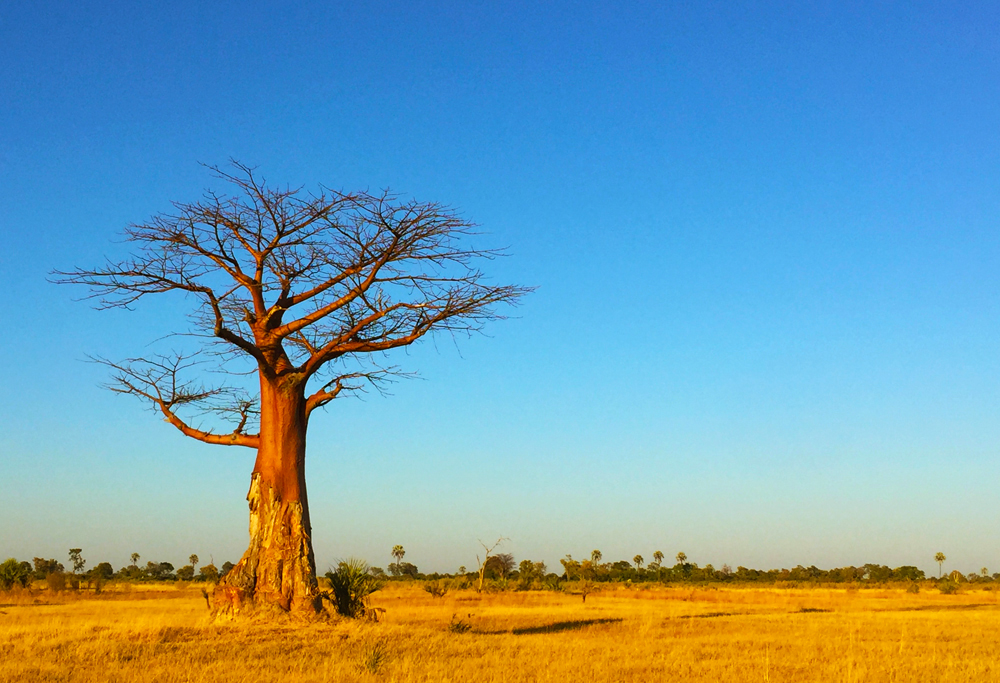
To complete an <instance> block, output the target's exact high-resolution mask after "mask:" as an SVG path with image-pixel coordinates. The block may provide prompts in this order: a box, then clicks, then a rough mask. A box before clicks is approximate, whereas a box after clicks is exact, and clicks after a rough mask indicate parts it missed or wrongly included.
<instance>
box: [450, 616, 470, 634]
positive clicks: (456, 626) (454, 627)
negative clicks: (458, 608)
mask: <svg viewBox="0 0 1000 683" xmlns="http://www.w3.org/2000/svg"><path fill="white" fill-rule="evenodd" d="M469 616H470V617H471V616H472V615H471V614H470V615H469ZM471 629H472V625H471V624H469V623H467V622H465V621H462V620H461V619H459V618H458V615H457V614H452V615H451V623H450V624H448V631H450V632H451V633H467V632H468V631H469V630H471Z"/></svg>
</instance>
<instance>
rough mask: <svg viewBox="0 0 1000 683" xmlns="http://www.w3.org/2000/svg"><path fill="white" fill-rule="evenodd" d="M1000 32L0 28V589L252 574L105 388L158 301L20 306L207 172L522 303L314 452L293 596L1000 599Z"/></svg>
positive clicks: (62, 9) (62, 8)
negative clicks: (465, 267)
mask: <svg viewBox="0 0 1000 683" xmlns="http://www.w3.org/2000/svg"><path fill="white" fill-rule="evenodd" d="M998 19H1000V12H998V10H997V6H996V4H995V3H979V4H976V3H914V2H906V3H902V2H900V3H878V4H877V6H875V5H874V4H873V3H845V2H830V3H781V4H777V3H772V4H768V3H733V2H719V3H676V4H675V3H649V4H641V3H630V4H629V5H628V7H626V8H622V7H617V6H614V5H612V4H611V3H608V4H603V5H602V4H592V3H582V2H574V3H562V4H556V3H545V4H543V5H541V6H540V5H539V4H537V3H523V4H519V3H514V2H507V3H438V4H433V3H424V2H405V3H402V2H401V3H395V4H393V3H331V2H315V3H309V2H301V3H293V4H292V5H289V4H287V3H246V2H241V3H225V2H216V3H195V2H185V1H178V2H173V3H166V4H164V3H136V2H118V3H115V2H101V3H88V2H65V3H56V2H33V3H3V4H2V6H0V102H2V103H3V104H2V106H0V202H2V206H3V210H2V211H0V231H2V235H3V249H2V250H0V292H3V296H0V320H2V321H3V326H4V332H3V334H2V335H0V353H2V358H3V361H2V366H0V367H2V370H0V373H2V374H0V424H2V427H0V468H2V469H0V474H2V476H0V509H2V514H0V556H3V557H6V556H10V555H14V556H17V557H18V558H22V559H30V557H32V556H34V555H44V556H46V557H49V556H54V557H56V558H59V559H62V560H65V557H66V549H67V548H69V547H82V548H84V556H85V557H86V558H87V559H88V560H89V561H90V563H91V566H92V565H93V564H95V563H96V562H99V561H103V560H108V561H111V562H112V563H113V564H115V565H116V566H120V565H123V564H126V563H127V561H128V559H127V558H128V554H129V553H131V552H132V551H137V552H139V553H140V554H141V555H142V556H143V558H144V559H158V560H166V561H170V562H173V563H174V564H176V565H179V564H181V563H183V562H184V561H185V558H186V557H187V556H188V555H189V554H190V553H192V552H194V553H197V554H198V555H200V556H201V557H202V558H205V559H207V558H209V557H210V556H211V557H214V559H215V560H216V561H217V562H222V561H223V560H227V559H228V560H232V561H236V560H237V559H238V557H239V556H240V554H241V552H242V550H243V549H244V548H245V546H246V534H247V531H246V526H247V512H246V503H245V501H244V496H245V494H246V489H247V485H248V482H249V475H250V470H251V467H252V460H253V455H252V452H250V451H248V450H246V449H238V450H233V449H225V448H220V447H213V446H207V445H203V444H200V443H196V442H193V441H190V440H187V439H185V438H184V437H183V436H182V435H180V434H179V433H178V432H176V431H175V430H174V429H173V428H172V427H170V426H168V425H166V424H164V423H163V422H162V421H161V420H159V419H157V417H156V416H155V415H153V414H152V413H150V412H148V411H146V410H144V408H143V407H142V406H141V405H140V404H139V403H138V402H135V401H133V400H130V399H128V398H120V397H115V396H114V395H112V394H111V393H110V392H108V391H106V390H104V389H102V388H101V387H100V383H101V382H102V381H103V379H104V371H103V370H102V368H100V367H97V366H94V365H91V364H87V363H86V362H84V358H85V355H86V354H97V355H104V356H109V357H112V358H116V357H126V356H130V355H137V354H140V353H142V352H143V350H144V349H145V348H147V347H146V346H145V345H146V344H147V343H148V342H150V341H153V340H154V339H156V338H157V337H159V336H161V335H162V334H164V333H166V332H169V331H171V330H174V329H178V328H179V327H180V328H183V325H184V321H183V318H182V315H183V311H184V310H185V309H184V302H183V301H182V300H179V299H178V300H171V301H165V302H162V303H160V304H151V305H149V306H143V307H141V308H140V310H138V311H137V312H135V313H123V312H110V313H108V312H103V313H102V312H96V311H93V310H92V309H90V308H89V307H88V306H87V304H85V303H81V302H76V301H73V300H72V299H73V297H74V296H77V295H79V294H80V293H81V292H79V291H74V290H71V289H68V288H64V287H58V286H55V285H52V284H49V283H47V282H46V280H45V278H46V275H47V273H48V272H49V271H50V270H52V269H54V268H68V267H72V266H74V265H80V266H87V265H95V264H97V263H99V261H100V259H101V258H102V257H103V256H104V255H105V254H107V255H120V254H121V253H122V250H123V248H124V247H123V245H121V244H120V243H118V244H116V243H115V242H114V240H115V239H116V237H117V235H118V234H119V232H120V231H121V229H122V228H123V227H124V226H125V225H126V224H128V223H129V222H132V221H143V220H145V219H147V218H149V217H150V216H152V215H154V214H156V213H157V212H160V211H164V210H166V209H168V208H169V206H170V205H169V202H170V201H171V200H180V201H190V200H194V199H196V198H197V197H198V196H199V195H200V193H201V191H202V190H203V189H204V188H206V187H208V186H210V185H212V183H213V181H212V179H211V177H210V176H209V175H208V174H207V173H206V172H205V171H204V169H202V168H201V167H200V166H199V165H198V163H199V162H204V163H224V162H225V161H226V159H228V158H229V157H235V158H237V159H240V160H242V161H244V162H247V163H251V164H256V165H258V166H259V167H260V169H261V171H262V172H263V173H264V174H265V175H266V176H267V177H268V178H269V179H270V180H274V181H276V182H280V183H290V184H293V185H299V184H303V185H307V186H314V185H315V184H317V183H320V182H323V183H325V184H327V185H330V186H333V187H340V188H343V189H356V188H370V189H377V188H384V187H389V188H392V189H394V190H396V191H399V192H403V193H405V194H407V195H409V196H413V197H415V198H418V199H423V200H434V201H440V202H444V203H447V204H450V205H453V206H455V207H458V208H460V209H461V211H462V212H463V213H464V215H466V216H467V217H469V218H470V219H472V220H475V221H476V222H478V223H479V224H481V225H482V226H483V227H484V229H486V230H488V231H489V232H490V235H491V236H490V239H491V240H492V241H493V243H494V244H496V245H508V246H509V247H510V252H511V256H510V258H508V259H506V260H504V261H502V262H500V263H496V264H494V266H492V273H493V274H494V275H495V276H496V278H497V279H498V280H501V281H509V282H517V283H520V284H527V285H535V286H537V287H538V290H537V292H536V293H535V294H533V295H532V296H531V297H530V298H529V299H528V300H527V301H526V302H525V304H524V306H523V307H522V308H520V309H519V311H518V316H519V317H518V318H516V319H513V320H509V321H506V322H503V323H499V324H496V325H494V326H492V327H491V328H490V336H488V337H481V338H475V339H472V340H469V341H462V342H460V343H459V344H458V345H457V347H456V345H455V344H453V343H452V341H451V340H450V339H445V338H442V339H439V340H437V342H431V343H425V344H423V345H421V346H420V347H418V348H413V349H412V350H411V351H410V352H409V353H408V354H402V356H401V358H400V360H401V362H402V363H403V364H404V365H405V366H406V367H408V368H410V369H414V370H419V371H420V373H421V375H422V379H420V380H416V381H410V382H407V383H403V384H399V385H397V386H396V388H395V390H394V395H393V396H391V397H388V398H380V397H370V398H368V399H367V400H365V401H340V402H337V403H335V404H334V405H332V406H331V408H330V410H329V411H328V413H327V415H325V416H323V419H320V420H314V424H313V425H312V429H311V433H310V443H309V460H308V478H309V487H310V489H309V492H310V501H311V506H312V518H313V525H314V532H315V534H314V536H315V545H316V552H317V559H318V562H319V564H320V569H321V571H322V570H324V569H325V566H326V565H328V564H329V563H331V562H333V561H334V560H335V559H337V558H341V557H346V556H351V555H353V556H360V557H364V558H366V559H368V560H369V561H370V562H372V563H374V564H379V565H382V566H384V565H385V564H386V563H387V562H388V561H389V560H390V558H389V549H390V548H391V546H392V545H393V544H396V543H401V544H403V545H404V546H405V547H406V549H407V556H406V559H407V560H411V561H413V562H414V563H415V564H417V565H418V566H419V567H420V568H421V569H423V570H428V571H429V570H442V571H453V570H455V569H456V568H457V567H458V565H460V564H465V565H467V566H471V565H473V564H474V563H475V554H476V550H477V549H478V544H477V538H482V539H483V540H489V539H493V538H496V537H497V536H498V535H504V536H509V537H510V538H511V539H512V540H511V542H510V544H509V545H508V546H507V549H508V550H509V551H511V552H513V553H514V554H515V555H516V556H517V558H518V559H522V558H530V559H544V560H546V561H547V562H548V563H549V564H550V566H557V560H558V558H559V557H561V556H563V555H564V554H566V553H573V554H574V555H576V556H578V557H579V556H581V555H586V554H589V552H590V550H592V549H594V548H599V549H601V550H602V551H603V553H604V557H605V558H607V559H618V558H631V557H632V556H633V555H634V554H636V553H641V554H643V555H645V556H646V557H647V558H649V557H650V556H651V555H652V552H653V551H654V550H657V549H660V550H662V551H663V552H664V553H666V554H667V555H668V557H672V556H673V555H674V554H675V553H676V552H677V551H680V550H683V551H684V552H686V553H687V555H688V557H689V558H691V560H693V561H696V562H699V563H701V564H705V563H713V564H715V565H716V566H719V565H721V564H723V563H725V562H728V563H729V564H731V565H733V566H734V567H735V566H736V565H739V564H742V565H746V566H753V567H760V568H768V567H776V566H794V565H796V564H799V563H801V564H805V565H809V564H816V565H819V566H823V567H829V566H842V565H847V564H855V565H857V564H863V563H865V562H879V563H885V564H889V565H892V566H898V565H903V564H916V565H918V566H920V567H922V568H924V569H926V570H928V571H933V570H936V565H935V564H934V563H933V560H932V557H933V554H934V553H935V552H936V551H944V552H945V553H946V554H947V555H948V557H949V562H948V564H947V566H946V569H948V568H957V569H961V570H962V571H972V570H978V569H979V568H980V567H982V566H987V567H989V568H990V570H991V571H997V570H1000V547H998V544H997V533H998V530H1000V498H998V495H997V481H998V480H1000V458H998V449H1000V419H998V418H1000V233H998V231H997V223H998V217H1000V191H998V188H1000V182H998V181H1000V126H998V125H997V123H998V121H1000V61H998V58H1000V40H998V36H1000V30H998V28H1000V27H998Z"/></svg>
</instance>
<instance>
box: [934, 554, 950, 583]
mask: <svg viewBox="0 0 1000 683" xmlns="http://www.w3.org/2000/svg"><path fill="white" fill-rule="evenodd" d="M947 559H948V558H947V557H945V556H944V553H937V554H936V555H934V561H935V562H937V563H938V578H939V579H940V578H941V568H942V567H943V566H944V561H945V560H947Z"/></svg>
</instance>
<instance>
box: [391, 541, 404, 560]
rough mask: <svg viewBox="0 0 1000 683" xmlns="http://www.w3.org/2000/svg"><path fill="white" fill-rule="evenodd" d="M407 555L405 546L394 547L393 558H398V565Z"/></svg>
mask: <svg viewBox="0 0 1000 683" xmlns="http://www.w3.org/2000/svg"><path fill="white" fill-rule="evenodd" d="M405 554H406V551H405V550H403V546H401V545H394V546H392V556H393V557H395V558H396V564H399V563H400V562H402V561H403V555H405Z"/></svg>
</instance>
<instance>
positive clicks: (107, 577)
mask: <svg viewBox="0 0 1000 683" xmlns="http://www.w3.org/2000/svg"><path fill="white" fill-rule="evenodd" d="M81 553H82V551H81V549H79V548H73V549H71V550H70V552H69V563H70V565H71V570H70V571H67V570H66V567H65V566H64V565H63V564H62V563H61V562H59V561H57V560H55V559H45V558H41V557H35V558H33V561H32V562H30V563H29V562H26V561H18V560H17V559H15V558H10V559H8V560H6V561H5V562H3V563H0V589H7V590H9V589H10V588H12V587H14V586H17V585H21V586H28V585H30V584H31V582H33V581H46V582H47V583H48V586H49V588H51V589H53V590H57V591H58V590H65V589H67V588H69V589H79V588H80V587H81V584H86V586H87V587H88V588H93V589H96V590H98V591H99V590H100V589H101V586H102V585H103V584H105V583H107V582H111V581H124V582H143V581H182V582H183V581H192V582H206V583H215V582H218V581H219V579H221V578H222V577H223V576H225V575H226V574H227V573H228V572H229V571H230V570H231V569H232V568H233V566H234V565H233V563H232V562H225V563H223V564H222V566H221V567H216V566H215V564H214V563H209V564H206V565H202V566H198V556H197V555H191V556H190V557H189V558H188V561H189V564H187V565H184V566H182V567H180V568H178V569H175V568H174V566H173V564H171V563H169V562H157V561H148V562H146V564H145V565H140V564H139V559H140V555H139V554H138V553H133V554H132V557H131V559H132V563H131V564H129V565H126V566H124V567H121V568H120V569H118V570H117V571H116V570H115V569H114V567H113V566H112V565H111V563H109V562H100V563H98V564H97V565H96V566H94V567H93V568H91V569H89V570H86V569H85V567H86V560H84V559H83V557H82V555H81ZM404 554H405V551H403V550H402V546H396V547H395V548H394V549H393V556H394V557H395V559H396V561H395V562H391V563H389V565H388V567H387V569H388V572H386V570H383V569H382V568H381V567H368V572H369V573H370V574H372V575H373V576H374V577H377V578H379V579H382V580H391V581H410V580H417V581H421V580H423V581H441V580H444V579H450V580H453V581H456V582H457V584H456V586H455V587H470V586H471V587H476V586H478V587H479V588H482V589H488V590H562V588H563V584H566V583H568V582H581V581H583V582H594V583H626V584H627V583H632V584H638V583H648V584H656V583H659V584H672V583H696V584H697V583H705V584H707V583H723V584H724V583H758V584H778V583H796V584H799V583H815V584H846V583H850V584H885V583H894V582H895V583H898V582H906V583H915V582H920V581H933V582H937V583H941V582H945V583H951V584H958V583H993V582H997V581H1000V573H994V574H992V575H991V574H989V572H988V571H987V569H986V568H985V567H984V568H983V569H982V570H980V572H979V573H969V574H962V573H961V572H959V571H957V570H956V571H952V572H949V573H947V574H945V573H943V572H939V576H938V577H934V576H930V577H928V576H926V575H925V573H924V571H923V570H921V569H918V568H917V567H914V566H908V565H907V566H901V567H895V568H891V567H888V566H886V565H882V564H865V565H862V566H860V567H854V566H847V567H836V568H833V569H819V568H818V567H815V566H809V567H803V566H802V565H799V566H796V567H794V568H792V569H767V570H761V569H749V568H747V567H742V566H739V567H736V569H732V568H731V567H730V566H729V565H725V564H724V565H722V567H721V568H716V567H714V566H712V565H711V564H706V565H705V566H699V565H698V563H697V562H689V561H688V559H687V556H686V555H685V554H684V553H678V554H677V557H676V563H675V564H674V565H664V563H663V559H664V558H663V553H660V552H656V553H654V555H653V558H654V559H653V561H652V562H649V563H648V564H647V563H646V562H645V561H644V559H643V557H642V556H641V555H636V556H635V557H634V558H632V561H631V562H630V561H628V560H618V561H616V562H602V561H601V560H602V559H603V557H602V554H601V552H600V551H599V550H595V551H593V552H592V553H591V557H590V559H587V560H576V559H573V557H572V556H571V555H567V556H566V557H565V558H563V559H561V560H560V561H559V562H560V564H561V565H562V570H563V571H562V573H558V572H553V571H549V568H548V567H547V566H546V564H545V563H544V562H535V561H532V560H522V561H521V562H520V563H518V562H516V561H515V559H514V556H513V555H512V554H510V553H497V554H495V555H490V556H489V557H488V558H487V560H486V562H485V564H483V565H481V566H480V567H477V568H476V569H474V570H472V571H468V570H467V569H466V568H465V567H459V569H458V571H457V572H455V573H440V572H432V573H427V574H425V573H422V572H420V571H419V569H418V568H417V567H416V565H413V564H411V563H410V562H403V561H402V556H403V555H404ZM939 556H940V557H943V556H941V555H940V554H939ZM936 559H937V558H936ZM941 563H943V560H940V561H939V564H941ZM366 566H367V565H366Z"/></svg>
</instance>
